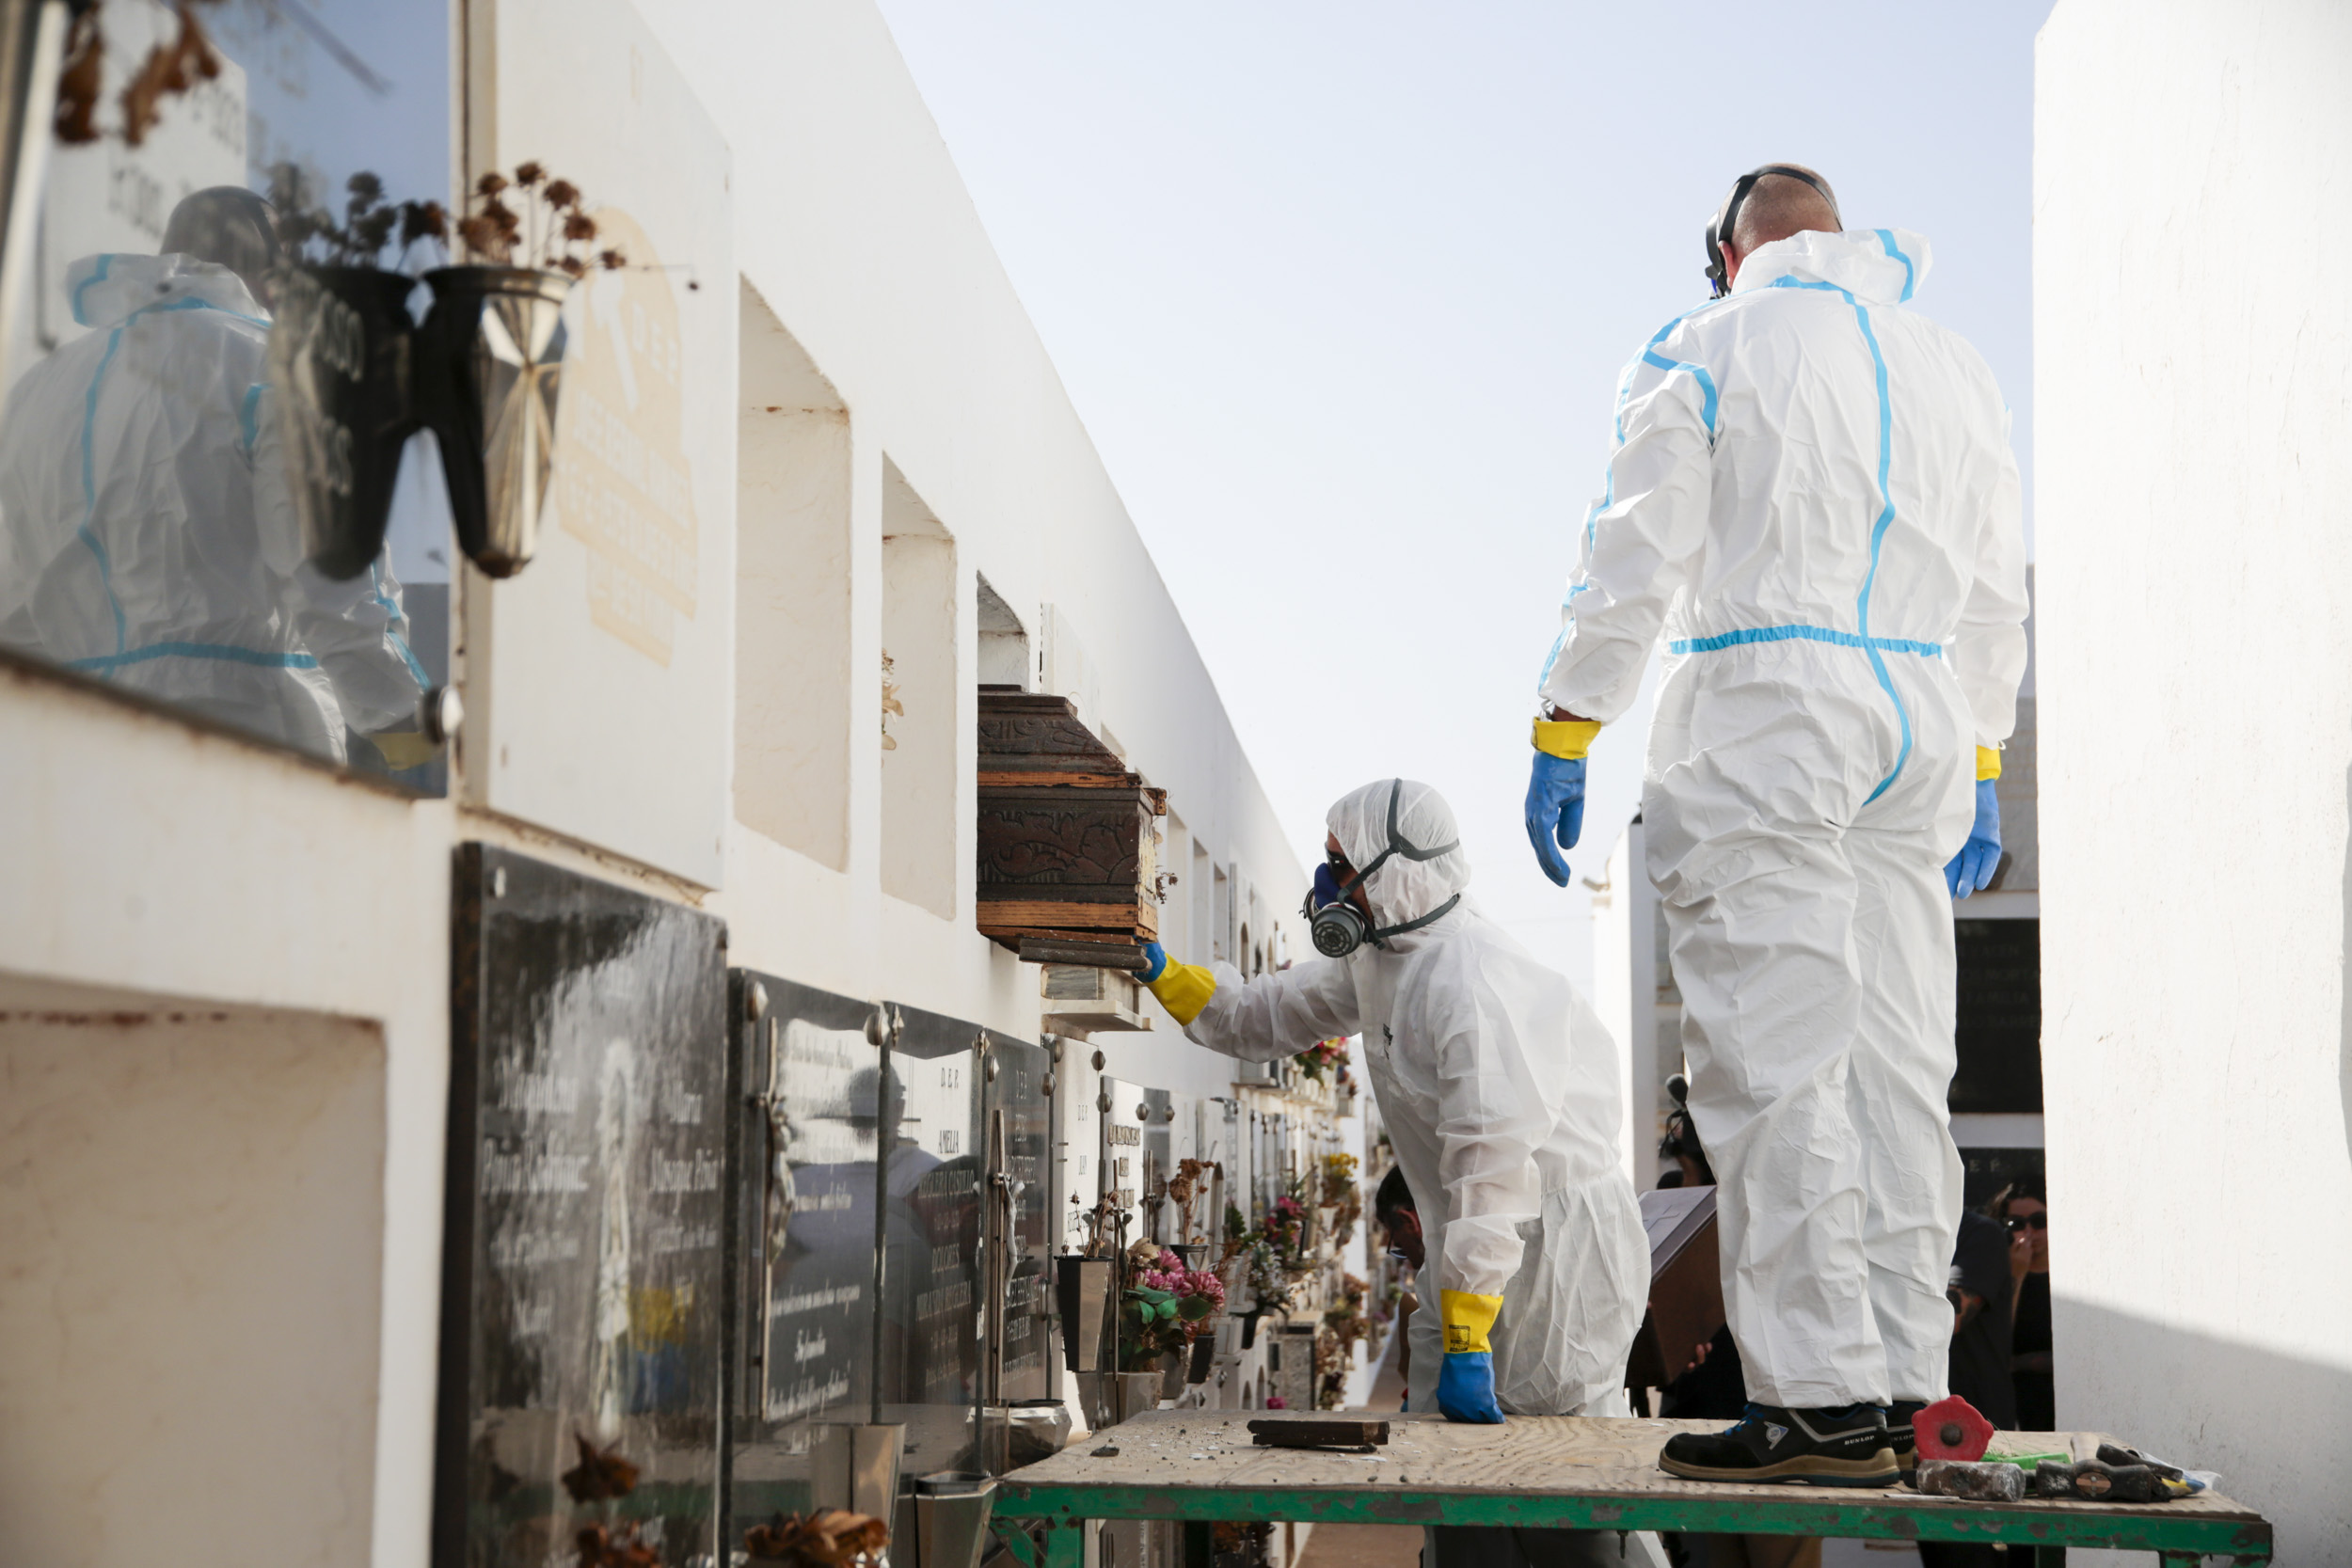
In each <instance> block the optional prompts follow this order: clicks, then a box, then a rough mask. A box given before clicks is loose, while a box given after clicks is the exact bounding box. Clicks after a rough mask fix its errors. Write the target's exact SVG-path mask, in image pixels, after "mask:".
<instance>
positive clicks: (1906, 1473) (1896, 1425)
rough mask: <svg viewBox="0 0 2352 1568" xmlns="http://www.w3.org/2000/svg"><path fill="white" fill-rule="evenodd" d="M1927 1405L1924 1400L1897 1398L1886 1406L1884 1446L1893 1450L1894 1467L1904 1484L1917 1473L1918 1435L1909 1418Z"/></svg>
mask: <svg viewBox="0 0 2352 1568" xmlns="http://www.w3.org/2000/svg"><path fill="white" fill-rule="evenodd" d="M1927 1407H1928V1405H1927V1402H1926V1401H1925V1400H1897V1401H1896V1402H1894V1403H1893V1404H1890V1405H1888V1406H1887V1407H1886V1446H1887V1447H1888V1448H1890V1449H1894V1450H1895V1468H1897V1469H1899V1470H1900V1471H1901V1472H1902V1473H1903V1481H1904V1482H1905V1483H1906V1484H1908V1483H1909V1481H1910V1480H1911V1478H1912V1477H1913V1476H1915V1475H1916V1474H1918V1473H1919V1437H1918V1434H1917V1433H1915V1432H1913V1431H1912V1430H1911V1418H1913V1417H1914V1416H1916V1415H1917V1414H1919V1412H1920V1411H1922V1410H1925V1409H1926V1408H1927Z"/></svg>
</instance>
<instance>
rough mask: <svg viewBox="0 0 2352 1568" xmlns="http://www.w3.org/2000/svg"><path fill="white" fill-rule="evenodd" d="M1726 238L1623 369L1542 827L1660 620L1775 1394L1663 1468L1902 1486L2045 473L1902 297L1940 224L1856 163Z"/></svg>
mask: <svg viewBox="0 0 2352 1568" xmlns="http://www.w3.org/2000/svg"><path fill="white" fill-rule="evenodd" d="M1708 251H1709V253H1710V256H1711V257H1712V258H1713V260H1714V262H1715V264H1714V265H1712V266H1710V268H1709V269H1708V270H1709V276H1710V277H1714V279H1715V281H1716V289H1717V294H1718V297H1717V298H1715V299H1714V300H1712V301H1710V302H1709V303H1708V304H1705V305H1702V306H1700V307H1698V308H1697V309H1694V310H1691V311H1689V312H1687V313H1685V314H1684V315H1681V316H1678V317H1677V318H1676V319H1675V320H1674V321H1671V322H1669V323H1667V324H1666V325H1664V326H1663V327H1661V328H1660V329H1659V330H1658V332H1657V333H1656V335H1655V336H1653V337H1652V338H1651V339H1650V341H1649V342H1648V344H1647V345H1646V346H1645V348H1644V349H1643V350H1642V351H1641V352H1640V353H1639V354H1638V355H1637V356H1635V357H1634V360H1633V362H1632V363H1631V365H1629V367H1628V368H1627V370H1626V372H1625V378H1624V380H1623V382H1622V384H1621V386H1620V388H1619V392H1618V398H1617V420H1616V435H1617V443H1616V449H1615V451H1614V452H1613V454H1612V456H1611V458H1610V462H1609V469H1608V476H1607V481H1606V483H1605V484H1604V486H1603V489H1602V493H1601V497H1600V499H1599V500H1598V501H1597V502H1596V503H1595V504H1594V506H1593V508H1592V510H1591V512H1590V513H1588V514H1587V515H1586V517H1585V520H1584V526H1583V527H1582V529H1581V531H1579V536H1578V562H1577V568H1576V571H1575V574H1574V575H1573V576H1572V577H1571V578H1570V579H1569V586H1568V591H1567V600H1566V603H1565V607H1564V609H1563V611H1562V615H1561V628H1560V634H1559V637H1558V638H1557V640H1556V641H1554V642H1553V644H1552V648H1551V654H1550V657H1549V658H1548V659H1547V660H1546V661H1545V663H1544V667H1543V673H1542V677H1541V681H1540V686H1539V691H1540V700H1541V708H1540V717H1539V718H1538V720H1537V722H1536V725H1535V736H1534V743H1535V748H1536V750H1535V756H1534V771H1533V777H1532V779H1531V781H1530V784H1529V787H1528V793H1527V827H1528V833H1529V836H1530V837H1531V838H1532V840H1533V841H1534V847H1535V853H1536V857H1537V859H1538V860H1539V861H1540V862H1541V863H1542V864H1543V866H1544V869H1545V871H1546V872H1547V873H1548V874H1549V876H1550V877H1551V879H1553V880H1554V881H1556V882H1559V883H1561V884H1562V885H1564V886H1565V884H1566V882H1567V867H1566V866H1565V864H1564V863H1562V861H1561V858H1560V855H1559V853H1558V851H1557V850H1556V849H1555V848H1554V847H1553V846H1554V844H1557V845H1558V846H1559V847H1561V848H1565V847H1571V846H1573V845H1574V844H1575V843H1576V840H1577V833H1578V828H1579V826H1580V825H1581V816H1582V811H1583V784H1584V777H1583V776H1584V762H1583V756H1584V748H1585V746H1586V745H1587V744H1588V743H1589V742H1590V741H1591V740H1592V738H1593V737H1594V736H1595V734H1596V732H1597V731H1598V730H1599V728H1600V727H1601V725H1602V724H1603V723H1605V722H1607V721H1611V720H1614V719H1616V718H1617V717H1618V716H1620V715H1621V714H1623V713H1624V712H1625V711H1626V710H1627V708H1628V707H1629V705H1631V704H1632V702H1633V698H1634V693H1635V689H1636V688H1637V687H1638V686H1639V685H1640V682H1641V679H1642V673H1643V667H1644V665H1645V663H1646V662H1647V660H1648V658H1649V655H1650V650H1651V648H1652V646H1653V645H1654V644H1655V643H1656V642H1657V641H1658V639H1659V636H1660V634H1661V628H1662V630H1663V634H1664V636H1665V638H1666V640H1667V641H1666V651H1667V654H1668V656H1669V657H1668V658H1667V660H1666V664H1665V674H1664V678H1663V680H1662V682H1661V686H1660V689H1659V697H1658V712H1657V717H1656V720H1655V721H1654V723H1653V726H1652V730H1651V735H1650V747H1649V761H1648V768H1647V774H1646V782H1645V786H1644V790H1643V800H1642V815H1643V820H1644V822H1645V824H1646V828H1647V832H1646V833H1645V839H1646V842H1647V853H1648V862H1649V874H1650V876H1651V877H1652V878H1653V879H1655V881H1656V882H1657V885H1658V890H1659V893H1660V895H1661V901H1662V902H1663V905H1664V908H1665V914H1666V923H1667V928H1668V932H1669V935H1670V937H1671V941H1672V953H1673V962H1674V974H1675V982H1676V984H1677V986H1678V987H1679V988H1680V990H1681V992H1682V1006H1683V1025H1682V1030H1683V1052H1684V1054H1685V1056H1686V1058H1687V1059H1688V1062H1689V1065H1690V1078H1691V1094H1690V1101H1689V1103H1690V1109H1691V1114H1692V1117H1693V1118H1694V1120H1695V1121H1696V1123H1697V1125H1698V1131H1699V1134H1700V1136H1701V1137H1702V1138H1703V1139H1704V1140H1705V1142H1706V1146H1707V1148H1708V1153H1709V1154H1710V1155H1711V1156H1712V1158H1713V1162H1714V1167H1715V1171H1716V1174H1717V1176H1718V1177H1719V1178H1720V1179H1721V1183H1720V1188H1719V1197H1718V1204H1719V1208H1718V1212H1719V1214H1720V1216H1721V1223H1722V1245H1723V1268H1724V1305H1725V1307H1726V1308H1727V1310H1728V1312H1729V1315H1730V1320H1731V1330H1732V1334H1733V1337H1734V1338H1736V1339H1737V1341H1738V1343H1739V1346H1740V1356H1741V1358H1742V1360H1743V1362H1744V1363H1745V1366H1746V1372H1747V1392H1748V1398H1749V1399H1750V1401H1751V1402H1752V1403H1751V1404H1750V1406H1749V1410H1748V1417H1747V1418H1746V1419H1745V1420H1743V1421H1741V1422H1740V1424H1739V1425H1737V1426H1734V1427H1733V1428H1731V1429H1730V1430H1729V1431H1727V1432H1725V1433H1721V1434H1716V1435H1686V1436H1678V1437H1677V1438H1675V1439H1673V1440H1672V1441H1671V1442H1669V1443H1668V1444H1667V1445H1666V1449H1665V1453H1664V1456H1663V1460H1662V1463H1663V1465H1664V1466H1665V1468H1666V1469H1668V1470H1669V1471H1671V1472H1673V1473H1674V1474H1676V1475H1678V1476H1686V1477H1692V1478H1696V1479H1702V1480H1722V1481H1738V1480H1757V1479H1795V1480H1803V1481H1816V1482H1820V1483H1825V1484H1844V1485H1883V1484H1887V1483H1890V1482H1892V1481H1894V1480H1895V1477H1896V1473H1897V1467H1898V1465H1899V1463H1902V1462H1904V1461H1905V1460H1906V1457H1907V1456H1906V1454H1905V1453H1904V1451H1903V1450H1904V1449H1907V1447H1908V1444H1909V1437H1910V1425H1909V1418H1910V1414H1911V1411H1912V1410H1913V1409H1914V1408H1915V1407H1916V1405H1917V1404H1918V1403H1919V1402H1924V1401H1930V1400H1933V1399H1936V1398H1939V1397H1941V1396H1942V1394H1943V1393H1944V1388H1945V1371H1946V1349H1947V1342H1948V1341H1949V1339H1950V1338H1951V1330H1952V1309H1951V1305H1950V1303H1949V1302H1948V1301H1947V1300H1946V1299H1945V1294H1944V1289H1945V1282H1946V1274H1947V1269H1948V1267H1949V1265H1950V1261H1951V1257H1952V1236H1953V1228H1954V1227H1955V1225H1956V1224H1957V1223H1958V1220H1959V1214H1960V1202H1961V1165H1960V1159H1959V1156H1958V1154H1957V1152H1956V1151H1955V1150H1954V1148H1953V1147H1952V1138H1951V1132H1950V1129H1949V1126H1948V1123H1947V1117H1946V1110H1945V1095H1946V1091H1947V1088H1948V1086H1949V1085H1950V1083H1951V1077H1952V1066H1953V1054H1952V1002H1953V978H1952V974H1953V958H1952V906H1951V899H1952V898H1954V897H1958V896H1965V895H1967V894H1968V893H1970V892H1973V891H1975V890H1976V889H1977V888H1979V887H1981V886H1983V885H1984V884H1985V883H1986V882H1987V881H1988V880H1989V879H1991V878H1992V876H1993V874H1994V869H1995V867H1996V866H1997V864H1998V863H1999V859H2000V811H1999V806H1998V803H1997V801H1996V800H1994V785H1993V782H1992V781H1993V780H1994V778H1995V777H1997V776H1998V773H1999V770H2000V752H1999V750H1998V748H1999V746H2000V744H2001V742H2002V741H2003V740H2004V739H2005V738H2007V736H2009V733H2010V726H2011V724H2012V723H2013V721H2014V718H2015V708H2016V696H2017V683H2018V680H2019V678H2020V676H2021V675H2022V674H2023V673H2024V671H2025V664H2026V638H2025V632H2024V629H2023V623H2024V621H2025V618H2026V584H2025V537H2024V532H2023V527H2022V524H2021V522H2020V519H2019V510H2018V483H2017V465H2016V463H2015V461H2014V459H2013V458H2012V457H2011V456H2010V447H2009V412H2008V409H2007V407H2006V406H2005V405H2004V404H2003V403H2002V401H2001V393H2000V388H1998V387H1996V386H1995V385H1994V380H1993V374H1992V372H1991V371H1990V370H1988V369H1987V368H1986V366H1985V363H1984V361H1983V359H1982V358H1981V357H1979V356H1978V354H1977V352H1976V351H1975V350H1974V349H1972V348H1970V347H1969V346H1968V344H1967V343H1966V342H1964V341H1962V340H1961V339H1960V338H1959V337H1958V336H1956V335H1955V334H1953V333H1951V332H1949V331H1947V330H1946V329H1944V328H1942V327H1940V326H1937V325H1935V324H1934V323H1932V322H1931V321H1929V320H1927V319H1926V318H1925V317H1923V316H1920V315H1917V314H1915V313H1914V312H1913V311H1910V310H1907V309H1902V308H1901V307H1902V306H1903V305H1904V304H1905V303H1906V302H1907V301H1909V300H1910V299H1911V297H1912V295H1913V293H1915V291H1916V290H1917V288H1918V287H1919V285H1920V283H1921V282H1922V281H1923V280H1924V279H1925V278H1926V277H1927V272H1928V246H1927V242H1926V241H1924V240H1922V239H1920V238H1919V237H1918V236H1917V235H1915V234H1913V233H1909V232H1907V231H1904V230H1884V229H1881V230H1856V231H1841V226H1840V223H1839V219H1838V214H1837V207H1836V199H1835V198H1834V197H1833V196H1832V195H1831V193H1830V189H1829V186H1828V184H1827V183H1826V182H1823V181H1822V180H1821V179H1820V177H1819V176H1818V175H1815V174H1814V173H1812V172H1811V171H1810V170H1806V169H1801V168H1797V167H1795V166H1789V165H1771V166H1767V167H1766V168H1764V169H1760V170H1758V171H1756V173H1754V174H1751V175H1748V176H1745V177H1743V178H1742V179H1741V180H1740V182H1739V184H1738V185H1736V186H1735V187H1734V189H1733V192H1732V195H1731V197H1730V198H1728V199H1727V200H1726V201H1725V203H1724V210H1723V212H1722V213H1721V214H1719V215H1718V217H1717V219H1716V222H1715V224H1714V226H1713V227H1711V228H1710V229H1709V230H1708ZM1890 1403H1891V1404H1892V1406H1893V1408H1892V1409H1891V1410H1889V1409H1888V1408H1887V1407H1888V1406H1889V1405H1890ZM1890 1416H1891V1417H1892V1418H1893V1422H1892V1426H1893V1434H1892V1441H1890V1432H1889V1427H1890V1422H1889V1420H1888V1418H1889V1417H1890Z"/></svg>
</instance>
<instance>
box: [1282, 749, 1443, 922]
mask: <svg viewBox="0 0 2352 1568" xmlns="http://www.w3.org/2000/svg"><path fill="white" fill-rule="evenodd" d="M1404 793H1405V781H1404V780H1403V779H1398V780H1396V781H1395V782H1394V783H1392V784H1390V785H1389V845H1388V847H1387V848H1385V849H1383V850H1381V851H1380V853H1379V854H1377V855H1375V856H1374V857H1373V861H1372V863H1371V864H1370V865H1367V866H1365V867H1364V868H1363V869H1362V870H1361V871H1359V870H1357V869H1355V868H1354V867H1353V866H1351V865H1349V864H1348V863H1347V862H1346V860H1345V859H1344V858H1343V857H1342V856H1339V855H1327V856H1326V857H1325V858H1324V863H1323V864H1321V865H1319V866H1317V867H1315V885H1314V888H1313V891H1311V892H1310V893H1309V894H1308V895H1307V902H1306V904H1305V906H1304V907H1303V908H1301V909H1300V911H1299V913H1301V914H1303V915H1305V916H1306V918H1307V933H1308V936H1309V937H1310V938H1311V940H1312V941H1313V942H1314V944H1315V951H1316V952H1318V953H1320V954H1322V955H1323V956H1324V957H1325V958H1345V957H1347V956H1348V955H1349V954H1350V953H1353V952H1355V951H1356V949H1358V948H1359V947H1361V946H1362V945H1363V944H1364V943H1366V942H1370V943H1372V944H1373V945H1374V946H1375V947H1381V946H1385V945H1387V940H1388V939H1389V938H1390V937H1400V936H1403V935H1404V934H1405V933H1406V932H1407V931H1418V930H1420V929H1421V928H1422V927H1423V926H1426V925H1428V924H1429V923H1430V922H1431V921H1433V920H1436V919H1438V917H1439V916H1441V915H1443V914H1445V913H1446V912H1447V911H1450V910H1452V909H1453V908H1454V905H1456V904H1458V903H1460V902H1461V901H1462V895H1460V894H1458V893H1457V894H1455V895H1454V896H1453V897H1451V898H1449V899H1447V900H1446V901H1445V902H1444V903H1442V904H1440V905H1438V907H1437V908H1436V909H1434V910H1431V911H1429V912H1428V913H1427V914H1425V915H1422V917H1421V918H1420V919H1419V920H1408V921H1406V923H1405V924H1404V925H1402V926H1384V927H1380V928H1379V929H1377V930H1375V929H1374V928H1373V924H1372V922H1371V921H1370V920H1368V919H1367V918H1365V915H1364V911H1362V910H1359V909H1358V908H1357V907H1356V903H1355V900H1354V899H1352V898H1350V897H1349V896H1348V895H1350V894H1352V893H1353V892H1355V890H1356V889H1358V888H1359V887H1361V886H1363V885H1364V883H1365V882H1366V881H1368V880H1370V879H1371V877H1372V874H1373V873H1374V872H1375V871H1377V870H1379V869H1380V868H1381V866H1383V865H1385V864H1387V863H1388V860H1389V857H1390V856H1391V855H1402V856H1404V857H1405V858H1406V860H1408V861H1434V860H1436V859H1437V858H1438V856H1439V855H1450V854H1452V853H1453V852H1454V850H1456V849H1458V848H1460V847H1462V841H1461V840H1460V839H1458V838H1457V839H1455V840H1454V842H1453V843H1451V844H1440V845H1438V847H1436V848H1434V849H1419V848H1415V847H1413V846H1412V845H1410V844H1408V843H1406V841H1405V839H1404V838H1403V836H1401V835H1400V834H1399V833H1398V832H1397V831H1396V813H1397V805H1398V802H1399V800H1401V798H1402V797H1403V796H1404Z"/></svg>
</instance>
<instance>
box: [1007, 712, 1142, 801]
mask: <svg viewBox="0 0 2352 1568" xmlns="http://www.w3.org/2000/svg"><path fill="white" fill-rule="evenodd" d="M979 732H980V733H979V745H980V767H979V774H980V780H979V782H980V788H981V789H982V790H983V791H985V790H988V789H989V788H991V787H992V786H994V785H1003V784H1072V785H1076V786H1078V787H1080V788H1088V789H1118V788H1127V789H1141V790H1143V791H1144V793H1145V795H1146V797H1147V798H1148V800H1149V801H1150V804H1151V808H1152V815H1153V816H1163V815H1165V814H1166V813H1167V811H1168V793H1167V791H1165V790H1159V789H1153V788H1152V787H1151V786H1150V785H1149V784H1145V783H1144V782H1143V776H1142V775H1141V774H1139V773H1132V772H1129V771H1128V769H1127V765H1126V764H1125V763H1123V762H1121V761H1120V760H1119V754H1118V753H1117V752H1113V751H1112V750H1111V749H1110V748H1109V747H1107V746H1105V745H1104V744H1103V742H1102V741H1101V740H1099V739H1097V738H1096V737H1095V735H1094V732H1093V731H1091V730H1089V729H1088V728H1087V727H1086V726H1085V725H1084V724H1082V723H1080V722H1078V709H1077V705H1075V704H1073V702H1071V700H1070V699H1069V698H1067V697H1057V696H1054V695H1052V694H1051V693H1050V692H1041V691H989V690H985V689H984V690H982V691H981V692H980V722H979Z"/></svg>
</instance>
